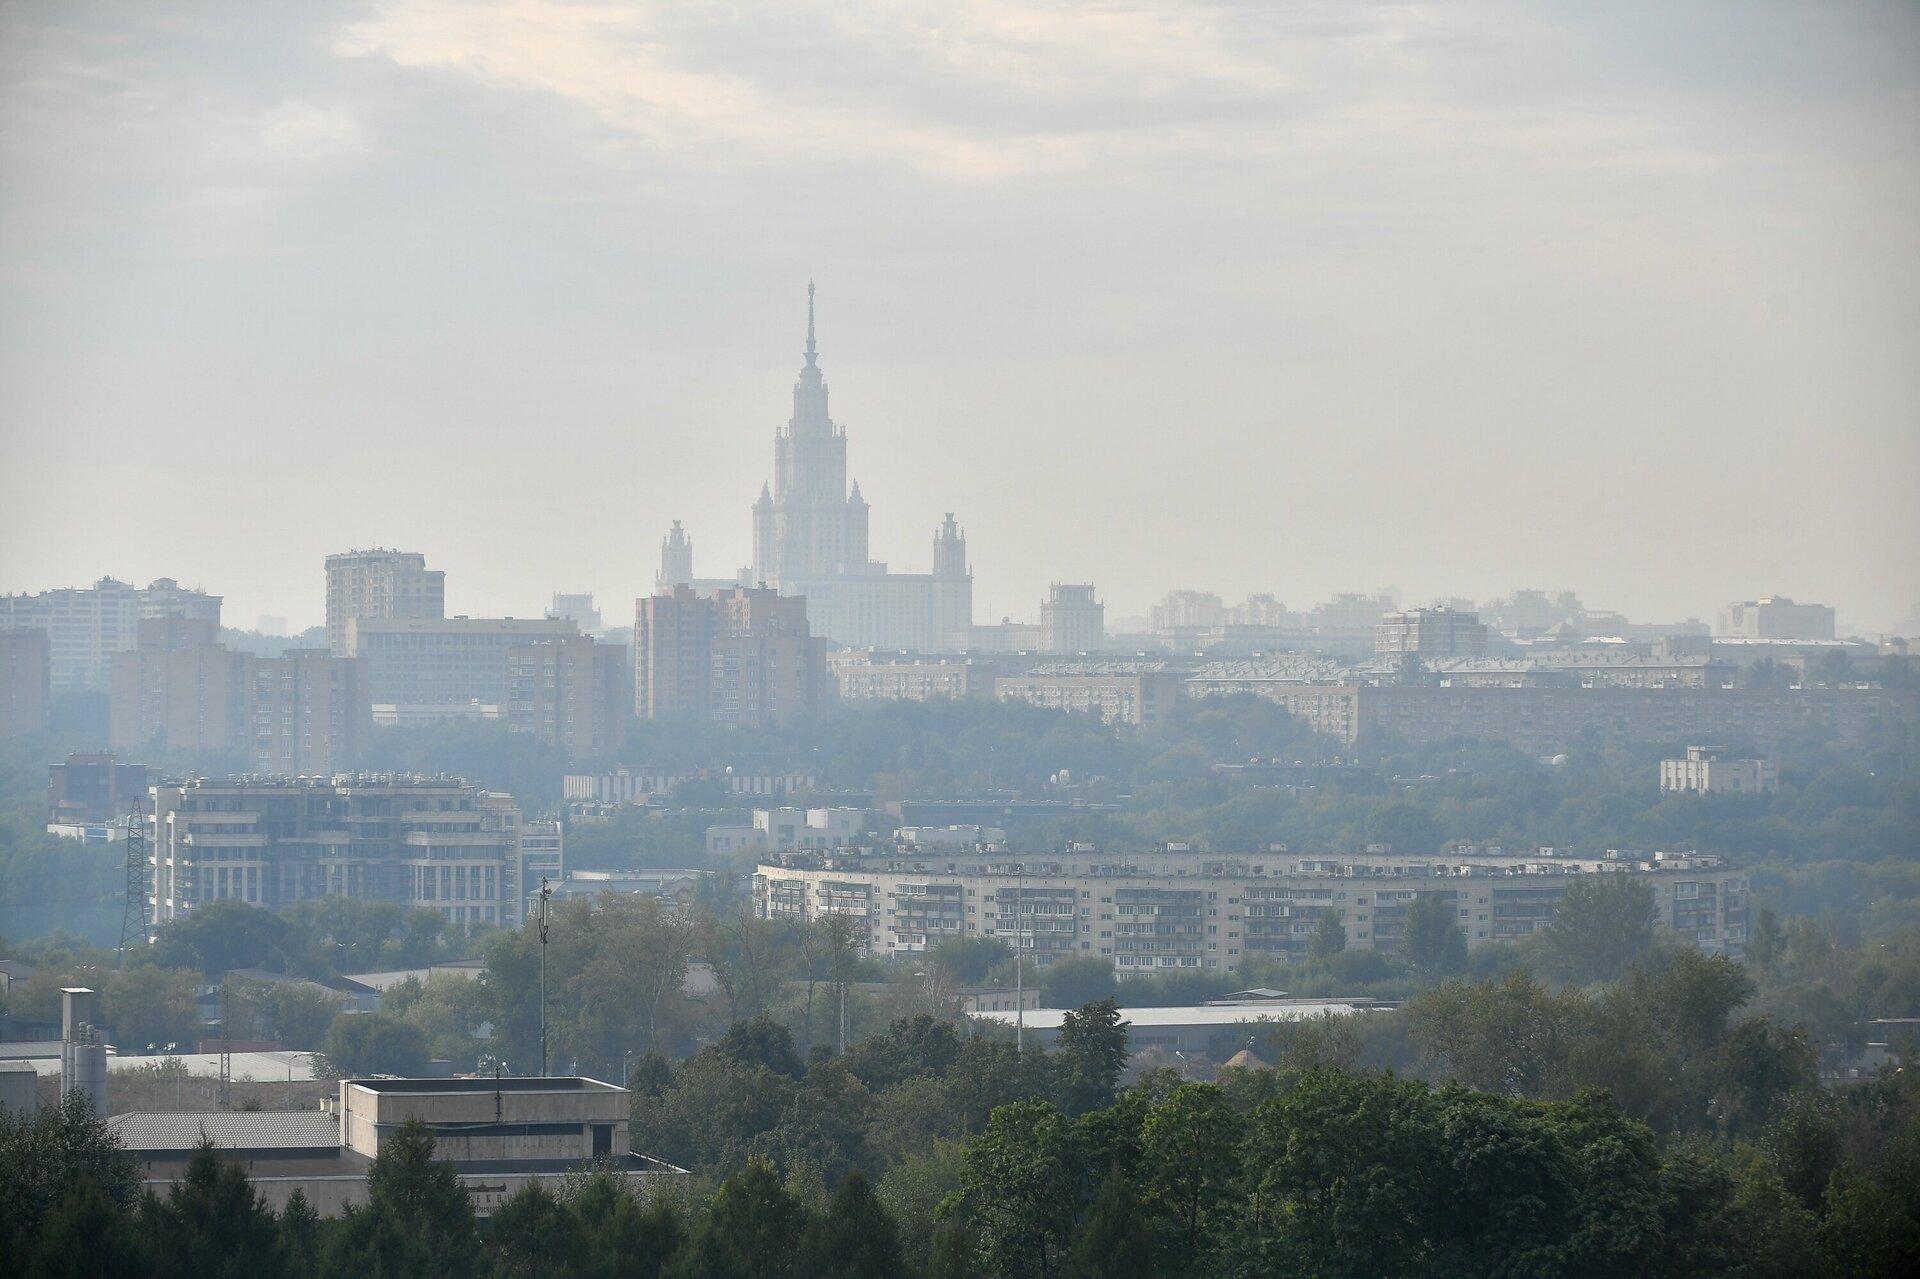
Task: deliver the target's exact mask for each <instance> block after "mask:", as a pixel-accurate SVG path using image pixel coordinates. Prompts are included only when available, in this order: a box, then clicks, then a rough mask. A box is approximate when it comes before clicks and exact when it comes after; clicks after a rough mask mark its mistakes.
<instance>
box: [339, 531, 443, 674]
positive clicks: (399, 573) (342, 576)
mask: <svg viewBox="0 0 1920 1279" xmlns="http://www.w3.org/2000/svg"><path fill="white" fill-rule="evenodd" d="M446 611H447V575H446V574H445V573H443V572H440V571H439V570H437V569H432V570H430V569H428V568H427V557H426V556H424V555H417V554H415V553H413V552H411V551H389V550H385V549H376V550H371V551H348V552H346V553H344V554H341V555H329V556H327V648H328V650H329V651H330V652H332V653H333V655H334V656H336V657H350V656H352V655H353V645H352V641H351V640H350V639H349V638H348V634H347V623H348V622H351V621H353V620H354V619H355V618H366V619H369V620H371V619H377V618H440V617H445V616H446Z"/></svg>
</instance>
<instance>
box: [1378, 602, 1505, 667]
mask: <svg viewBox="0 0 1920 1279" xmlns="http://www.w3.org/2000/svg"><path fill="white" fill-rule="evenodd" d="M1373 651H1374V652H1376V653H1378V654H1380V655H1381V656H1382V657H1399V656H1402V655H1404V654H1407V653H1412V654H1414V655H1415V656H1417V657H1421V658H1436V657H1437V658H1457V657H1485V656H1486V655H1487V628H1486V627H1485V626H1483V625H1481V623H1480V619H1479V617H1477V616H1476V615H1474V614H1472V613H1460V612H1456V611H1454V610H1453V609H1450V608H1411V609H1408V610H1407V611H1406V612H1404V613H1388V614H1387V615H1386V616H1385V617H1383V618H1381V619H1380V621H1379V623H1378V624H1377V625H1375V626H1374V628H1373Z"/></svg>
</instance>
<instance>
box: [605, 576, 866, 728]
mask: <svg viewBox="0 0 1920 1279" xmlns="http://www.w3.org/2000/svg"><path fill="white" fill-rule="evenodd" d="M633 662H634V680H633V682H634V713H635V714H637V715H638V716H639V717H640V718H641V719H678V718H687V719H701V720H709V721H712V722H714V723H720V724H740V725H743V726H747V727H759V726H762V725H766V724H774V723H784V722H787V721H790V720H794V719H801V718H805V717H807V716H809V715H811V714H813V713H814V712H815V711H816V710H817V709H818V708H819V706H820V705H821V703H822V700H823V699H824V698H825V697H826V696H828V692H829V687H830V686H829V684H828V682H827V670H826V642H825V641H824V640H820V639H815V638H814V637H813V635H812V633H811V631H810V629H809V627H808V624H807V601H806V597H805V596H798V595H787V596H783V595H780V594H778V593H776V592H774V591H771V590H764V589H755V588H748V587H736V588H734V589H732V590H726V591H715V592H714V593H713V594H712V595H710V596H706V597H701V596H699V595H696V594H695V593H694V591H693V589H692V588H691V587H687V586H677V587H675V588H674V589H673V591H672V592H671V593H669V594H664V595H655V596H652V597H650V598H647V599H642V600H639V601H638V602H637V605H636V608H635V618H634V627H633Z"/></svg>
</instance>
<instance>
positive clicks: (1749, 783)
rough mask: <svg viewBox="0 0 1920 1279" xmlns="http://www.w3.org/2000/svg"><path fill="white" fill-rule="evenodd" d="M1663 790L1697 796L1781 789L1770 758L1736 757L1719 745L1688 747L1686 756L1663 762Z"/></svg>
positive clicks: (1661, 770) (1763, 792)
mask: <svg viewBox="0 0 1920 1279" xmlns="http://www.w3.org/2000/svg"><path fill="white" fill-rule="evenodd" d="M1660 789H1661V790H1663V791H1674V792H1684V791H1691V792H1693V793H1695V794H1698V795H1768V794H1772V793H1773V792H1774V791H1777V790H1779V789H1780V766H1779V765H1777V764H1775V763H1774V762H1773V761H1772V760H1770V759H1734V758H1732V757H1730V756H1729V755H1728V754H1727V752H1725V751H1723V750H1721V749H1720V748H1719V747H1717V746H1689V747H1687V756H1686V758H1685V759H1663V760H1661V761H1660Z"/></svg>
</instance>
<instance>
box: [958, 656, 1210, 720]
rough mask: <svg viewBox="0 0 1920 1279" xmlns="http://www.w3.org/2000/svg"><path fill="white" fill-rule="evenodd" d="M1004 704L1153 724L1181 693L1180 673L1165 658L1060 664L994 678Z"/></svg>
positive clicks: (996, 688) (996, 693)
mask: <svg viewBox="0 0 1920 1279" xmlns="http://www.w3.org/2000/svg"><path fill="white" fill-rule="evenodd" d="M993 695H994V696H995V697H997V698H999V699H1000V700H1001V701H1003V702H1026V703H1028V704H1029V705H1032V706H1042V707H1045V708H1047V709H1048V710H1066V711H1085V712H1087V713H1090V714H1094V715H1098V716H1099V717H1100V718H1101V719H1102V720H1104V721H1105V722H1106V723H1109V724H1132V725H1136V726H1142V727H1150V726H1152V725H1153V724H1156V723H1158V722H1159V721H1160V720H1161V719H1163V718H1165V716H1166V715H1167V713H1168V712H1169V711H1171V710H1172V709H1173V706H1174V703H1175V702H1177V701H1178V700H1179V697H1180V676H1179V675H1178V674H1177V673H1176V672H1174V671H1172V670H1171V669H1169V668H1168V666H1167V664H1166V663H1164V662H1059V663H1051V664H1046V665H1040V666H1035V667H1033V668H1031V669H1030V670H1028V671H1027V672H1026V673H1025V674H1023V675H1003V676H1001V677H999V678H998V679H996V680H994V682H993Z"/></svg>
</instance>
